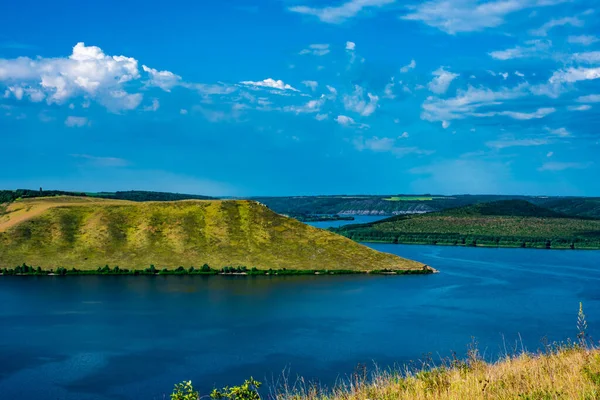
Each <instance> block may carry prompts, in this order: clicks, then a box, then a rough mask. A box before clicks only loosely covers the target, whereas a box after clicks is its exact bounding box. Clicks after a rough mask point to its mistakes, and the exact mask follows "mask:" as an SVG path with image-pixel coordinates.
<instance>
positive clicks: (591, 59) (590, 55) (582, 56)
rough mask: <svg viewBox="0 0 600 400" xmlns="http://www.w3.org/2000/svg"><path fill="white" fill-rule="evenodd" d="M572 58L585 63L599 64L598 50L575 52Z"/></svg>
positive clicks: (599, 53)
mask: <svg viewBox="0 0 600 400" xmlns="http://www.w3.org/2000/svg"><path fill="white" fill-rule="evenodd" d="M572 59H573V60H575V61H577V62H580V63H585V64H600V51H588V52H586V53H575V54H573V56H572Z"/></svg>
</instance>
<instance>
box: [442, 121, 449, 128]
mask: <svg viewBox="0 0 600 400" xmlns="http://www.w3.org/2000/svg"><path fill="white" fill-rule="evenodd" d="M448 127H450V122H448V121H442V128H444V129H448Z"/></svg>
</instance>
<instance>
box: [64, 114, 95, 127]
mask: <svg viewBox="0 0 600 400" xmlns="http://www.w3.org/2000/svg"><path fill="white" fill-rule="evenodd" d="M65 125H66V126H68V127H69V128H82V127H84V126H86V125H89V122H88V119H87V118H86V117H73V116H69V117H67V119H66V120H65Z"/></svg>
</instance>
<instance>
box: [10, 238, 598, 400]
mask: <svg viewBox="0 0 600 400" xmlns="http://www.w3.org/2000/svg"><path fill="white" fill-rule="evenodd" d="M372 247H374V248H376V249H378V250H382V251H387V252H391V253H396V254H399V255H402V256H406V257H409V258H413V259H416V260H419V261H422V262H425V263H427V264H429V265H432V266H434V267H435V268H438V269H439V270H440V271H441V273H440V274H437V275H431V276H408V277H396V276H337V277H330V276H311V277H281V278H278V277H271V278H270V277H254V278H251V277H198V276H196V277H194V276H180V277H178V276H168V277H143V276H140V277H102V276H100V277H94V276H83V277H62V278H61V277H5V278H0V304H1V305H2V308H1V309H0V329H1V336H0V337H1V340H0V398H3V399H25V400H29V399H32V400H33V399H36V400H38V399H73V400H75V399H78V400H87V399H98V400H105V399H162V398H163V395H165V394H168V393H170V390H171V388H172V385H173V384H174V383H175V382H179V381H181V380H184V379H191V380H192V381H193V382H194V383H195V384H196V385H197V386H198V387H199V388H201V389H202V390H203V391H204V393H206V392H207V391H208V390H209V389H210V388H212V387H213V386H214V385H231V384H236V383H239V382H240V381H242V380H243V379H244V378H246V377H249V376H250V375H252V376H254V377H255V378H258V379H259V380H263V381H265V380H271V379H273V378H277V377H278V376H279V375H280V373H281V371H282V370H283V369H284V368H288V369H289V370H290V371H291V372H290V375H291V376H292V377H295V376H296V374H301V375H303V376H306V377H308V378H313V379H319V381H320V382H322V383H325V384H331V383H332V382H334V381H335V379H336V378H337V377H340V376H342V377H343V376H345V375H347V374H349V373H352V371H353V369H354V367H355V366H356V364H357V363H359V362H361V363H367V364H370V363H372V362H377V363H378V364H379V365H383V366H387V365H393V364H394V363H404V362H409V361H411V360H418V359H422V358H424V355H425V354H426V353H433V355H434V357H437V355H440V356H445V355H448V354H450V352H451V351H452V350H456V351H457V352H459V353H461V354H462V353H464V351H465V350H466V347H467V345H468V344H469V342H471V337H473V336H474V337H476V338H477V340H478V341H479V344H480V348H481V350H482V352H485V354H486V356H488V357H491V356H495V355H497V354H498V353H499V352H500V351H503V348H504V344H503V343H506V346H508V347H511V346H514V345H515V341H517V340H519V337H521V338H522V341H523V345H524V346H526V347H527V348H529V349H530V350H535V349H537V348H538V346H540V340H541V339H542V338H543V337H544V336H545V337H547V338H548V339H549V340H563V339H566V338H568V337H574V336H575V335H576V316H577V310H578V305H579V302H580V301H582V302H583V303H584V308H585V311H586V314H587V317H588V324H589V326H590V333H591V334H592V335H594V336H596V337H600V265H599V264H600V252H597V251H547V250H524V249H481V248H458V247H436V246H403V245H373V246H372ZM519 347H520V344H519Z"/></svg>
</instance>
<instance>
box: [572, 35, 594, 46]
mask: <svg viewBox="0 0 600 400" xmlns="http://www.w3.org/2000/svg"><path fill="white" fill-rule="evenodd" d="M599 40H600V39H598V37H597V36H592V35H577V36H569V37H568V38H567V41H568V42H569V43H573V44H580V45H583V46H589V45H591V44H594V43H596V42H598V41H599Z"/></svg>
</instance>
